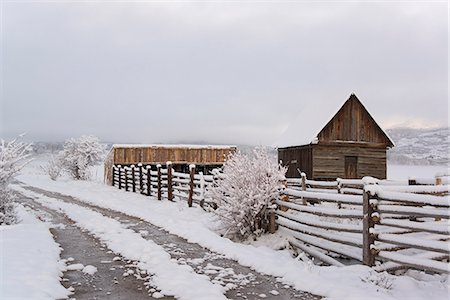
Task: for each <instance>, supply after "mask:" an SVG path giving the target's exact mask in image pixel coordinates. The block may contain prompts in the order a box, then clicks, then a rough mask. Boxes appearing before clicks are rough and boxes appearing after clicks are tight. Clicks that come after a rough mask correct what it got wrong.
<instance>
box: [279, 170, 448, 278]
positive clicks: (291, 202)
mask: <svg viewBox="0 0 450 300" xmlns="http://www.w3.org/2000/svg"><path fill="white" fill-rule="evenodd" d="M299 182H300V184H298V183H299ZM364 182H365V184H364V185H362V186H361V192H358V193H351V194H346V192H345V190H344V192H343V191H342V186H344V185H345V184H347V185H350V184H351V185H353V186H356V185H358V184H361V183H364ZM422 182H426V183H430V182H432V181H431V180H427V181H425V180H424V181H422ZM368 183H370V184H368ZM438 183H439V182H438ZM408 184H410V182H409V183H408V182H407V183H405V184H401V185H400V184H399V183H398V182H388V181H379V180H372V179H369V180H367V179H364V180H353V179H352V180H347V179H345V180H337V181H331V182H321V181H314V180H310V181H308V180H306V178H305V177H304V176H302V178H300V179H294V180H292V179H288V184H287V186H288V188H285V189H284V190H283V191H282V192H281V193H282V196H281V200H279V201H277V202H276V204H277V205H278V210H277V211H276V215H277V220H276V223H277V225H278V226H279V227H282V228H283V230H285V231H287V232H288V233H289V234H290V235H291V236H292V237H293V238H294V239H295V240H293V241H291V245H292V246H293V247H294V248H298V249H300V250H302V251H304V252H306V253H308V254H310V255H311V256H313V257H316V258H317V259H319V260H320V261H322V262H324V263H326V264H330V265H335V266H340V265H342V259H352V260H356V261H359V262H362V263H364V264H366V265H368V266H371V267H373V268H374V269H376V270H378V271H385V270H397V269H402V268H416V269H420V270H426V271H432V272H439V273H450V265H449V263H448V260H449V252H450V243H449V241H450V227H449V219H450V211H449V208H450V197H449V196H448V195H449V186H448V185H433V186H432V185H422V186H419V185H408ZM318 187H320V188H318ZM339 189H340V190H339ZM318 190H319V192H318ZM330 190H331V191H330Z"/></svg>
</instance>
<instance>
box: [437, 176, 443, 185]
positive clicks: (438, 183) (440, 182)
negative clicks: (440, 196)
mask: <svg viewBox="0 0 450 300" xmlns="http://www.w3.org/2000/svg"><path fill="white" fill-rule="evenodd" d="M436 185H442V177H436Z"/></svg>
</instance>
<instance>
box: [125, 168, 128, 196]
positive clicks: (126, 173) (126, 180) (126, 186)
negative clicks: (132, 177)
mask: <svg viewBox="0 0 450 300" xmlns="http://www.w3.org/2000/svg"><path fill="white" fill-rule="evenodd" d="M124 173H125V191H127V192H128V170H127V167H125V168H124Z"/></svg>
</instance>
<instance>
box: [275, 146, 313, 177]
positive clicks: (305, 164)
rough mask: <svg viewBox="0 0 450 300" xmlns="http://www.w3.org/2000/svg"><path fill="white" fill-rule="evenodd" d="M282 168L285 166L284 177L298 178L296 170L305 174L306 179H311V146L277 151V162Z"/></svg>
mask: <svg viewBox="0 0 450 300" xmlns="http://www.w3.org/2000/svg"><path fill="white" fill-rule="evenodd" d="M280 160H281V162H282V165H283V166H287V167H288V170H287V173H286V177H288V178H293V177H300V174H299V172H298V170H297V169H299V170H301V171H302V172H304V173H306V176H307V177H308V178H312V175H313V174H312V145H306V146H301V147H288V148H280V149H278V161H280Z"/></svg>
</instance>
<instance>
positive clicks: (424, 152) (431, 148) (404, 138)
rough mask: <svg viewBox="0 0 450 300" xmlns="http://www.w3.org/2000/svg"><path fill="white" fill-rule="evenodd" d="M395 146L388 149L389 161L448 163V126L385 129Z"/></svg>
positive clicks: (431, 163)
mask: <svg viewBox="0 0 450 300" xmlns="http://www.w3.org/2000/svg"><path fill="white" fill-rule="evenodd" d="M387 132H388V134H389V135H390V136H391V138H392V139H393V140H394V143H395V147H394V148H393V149H390V150H389V151H388V160H389V162H390V163H397V164H413V165H414V164H423V165H442V164H446V165H449V163H450V160H449V128H448V127H446V128H437V129H411V128H395V129H389V130H387Z"/></svg>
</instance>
